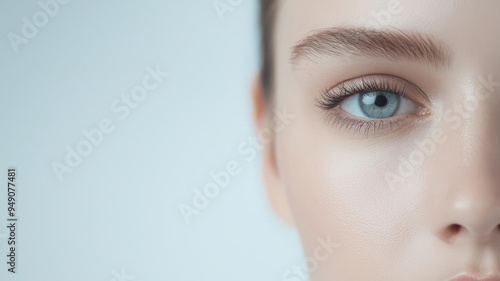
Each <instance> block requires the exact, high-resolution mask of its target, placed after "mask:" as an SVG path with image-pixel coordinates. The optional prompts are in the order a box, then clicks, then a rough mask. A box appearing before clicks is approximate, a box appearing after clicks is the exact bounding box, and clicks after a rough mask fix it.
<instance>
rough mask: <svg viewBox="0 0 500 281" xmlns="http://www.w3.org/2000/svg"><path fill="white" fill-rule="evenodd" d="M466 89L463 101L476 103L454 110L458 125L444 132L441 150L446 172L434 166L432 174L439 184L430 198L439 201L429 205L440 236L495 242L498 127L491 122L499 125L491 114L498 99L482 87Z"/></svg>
mask: <svg viewBox="0 0 500 281" xmlns="http://www.w3.org/2000/svg"><path fill="white" fill-rule="evenodd" d="M468 90H470V91H471V92H469V93H468V99H469V100H472V99H474V98H475V99H476V102H477V103H476V104H475V106H474V107H472V106H470V104H471V103H469V104H467V102H464V103H462V104H461V105H460V106H461V107H462V112H461V114H460V118H461V126H459V127H458V128H450V126H448V127H447V131H448V132H449V139H448V141H447V143H446V145H445V147H443V148H442V150H443V151H442V154H441V156H442V157H445V158H446V163H447V167H438V166H436V168H437V169H438V170H442V173H437V174H436V175H438V176H439V177H440V179H439V180H437V182H440V183H441V184H442V185H443V190H441V191H439V192H438V193H437V194H439V196H437V197H438V198H436V199H437V200H439V201H440V202H437V201H436V202H435V203H436V206H437V208H438V209H437V210H441V211H442V216H438V217H439V219H436V220H437V221H438V229H439V231H440V233H441V234H442V233H444V232H447V233H448V234H449V233H454V234H455V235H458V234H459V233H468V234H469V235H471V236H474V237H479V236H481V237H486V236H488V237H491V235H494V236H495V237H499V239H500V126H498V122H497V121H496V120H499V121H500V112H499V111H498V110H496V106H497V104H498V101H499V100H500V99H499V98H500V97H498V96H493V95H495V94H496V93H498V91H494V92H491V89H488V88H486V87H470V88H469V89H468ZM488 91H489V93H488ZM485 93H486V94H485ZM478 97H488V98H487V99H484V98H482V99H481V98H478ZM468 105H469V106H468ZM445 126H447V125H446V124H445ZM496 127H498V128H496ZM440 204H441V205H440ZM450 230H451V232H450Z"/></svg>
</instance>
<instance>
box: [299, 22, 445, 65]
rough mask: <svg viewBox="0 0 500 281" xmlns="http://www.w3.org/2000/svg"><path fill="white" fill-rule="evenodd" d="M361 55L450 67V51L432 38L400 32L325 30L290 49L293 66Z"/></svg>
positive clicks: (360, 29)
mask: <svg viewBox="0 0 500 281" xmlns="http://www.w3.org/2000/svg"><path fill="white" fill-rule="evenodd" d="M324 55H327V56H328V55H330V56H331V55H333V56H349V57H350V56H363V57H383V58H388V59H391V60H411V61H417V62H424V63H427V64H430V65H432V66H434V67H436V68H442V67H449V65H450V63H451V51H450V50H449V48H448V47H447V46H446V45H445V44H444V43H441V42H439V41H436V40H435V39H433V38H431V37H429V36H427V35H424V34H421V33H416V32H404V31H401V30H399V29H393V30H374V29H367V28H343V27H339V28H328V29H320V30H316V31H314V32H313V33H312V34H310V35H308V36H306V37H305V38H304V39H302V40H300V41H299V42H298V43H297V44H296V45H295V46H293V47H292V54H291V57H290V61H291V63H292V64H293V65H296V64H298V63H299V62H300V61H301V60H302V59H304V58H307V59H309V60H312V58H313V57H319V56H324Z"/></svg>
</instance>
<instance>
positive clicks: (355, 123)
mask: <svg viewBox="0 0 500 281" xmlns="http://www.w3.org/2000/svg"><path fill="white" fill-rule="evenodd" d="M409 83H410V82H408V81H405V80H401V79H397V80H396V79H384V78H379V77H362V78H358V79H354V80H349V81H347V82H343V83H341V84H340V85H339V86H335V87H333V88H329V89H326V90H324V91H322V93H321V96H320V97H319V98H317V99H316V105H317V106H318V107H319V108H321V109H323V110H325V111H327V118H328V122H329V123H331V124H332V125H337V126H339V127H340V128H341V129H346V130H354V131H355V132H360V131H362V130H363V131H364V133H365V135H368V133H370V131H371V130H373V133H376V132H378V131H380V130H384V129H386V128H390V129H393V128H396V127H399V126H400V125H401V124H402V123H403V122H404V121H407V119H408V118H409V116H397V117H390V118H384V119H366V120H362V119H355V118H352V117H348V116H346V114H348V113H339V112H336V111H335V110H334V109H337V108H338V107H339V105H340V104H341V103H342V102H343V101H344V100H346V99H347V98H348V97H350V96H353V95H357V94H362V93H366V92H373V91H380V92H390V93H394V94H397V95H398V96H400V97H402V98H405V97H406V92H405V91H406V87H407V86H408V85H409ZM416 104H417V105H418V103H416ZM348 115H350V114H348Z"/></svg>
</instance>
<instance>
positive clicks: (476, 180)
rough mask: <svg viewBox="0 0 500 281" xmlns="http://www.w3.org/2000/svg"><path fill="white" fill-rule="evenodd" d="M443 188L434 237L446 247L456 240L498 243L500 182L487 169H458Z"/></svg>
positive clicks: (495, 175)
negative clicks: (439, 213)
mask: <svg viewBox="0 0 500 281" xmlns="http://www.w3.org/2000/svg"><path fill="white" fill-rule="evenodd" d="M453 174H454V176H453V177H452V178H453V180H450V181H448V184H450V185H451V186H449V188H446V192H447V195H448V196H447V197H448V200H443V201H441V202H442V205H441V206H439V208H442V213H441V214H442V216H441V218H440V219H438V225H437V234H438V235H439V237H440V238H441V239H443V240H444V241H446V242H448V243H452V242H454V241H458V240H460V239H462V240H463V239H469V241H470V240H474V241H483V242H487V241H492V240H500V182H498V181H496V180H495V179H498V172H494V171H493V170H489V169H488V168H479V167H472V166H469V167H462V168H457V170H456V172H455V173H453Z"/></svg>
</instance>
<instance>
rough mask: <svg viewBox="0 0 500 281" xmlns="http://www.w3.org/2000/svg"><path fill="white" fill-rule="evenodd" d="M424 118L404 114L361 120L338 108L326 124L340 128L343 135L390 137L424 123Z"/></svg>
mask: <svg viewBox="0 0 500 281" xmlns="http://www.w3.org/2000/svg"><path fill="white" fill-rule="evenodd" d="M422 119H423V117H422V116H416V115H414V114H402V115H398V116H394V117H391V118H384V119H361V118H357V117H354V116H351V114H349V113H347V112H344V111H343V110H341V109H339V108H336V109H335V110H332V111H331V112H329V113H327V115H326V122H327V123H328V124H329V125H331V126H333V127H336V128H338V129H339V130H340V131H341V133H345V134H351V135H352V136H353V137H355V136H364V137H378V136H382V135H389V134H392V133H395V132H397V131H399V130H400V129H402V128H405V127H406V128H408V127H412V126H413V125H417V124H418V123H420V122H422V121H423V120H422Z"/></svg>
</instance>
